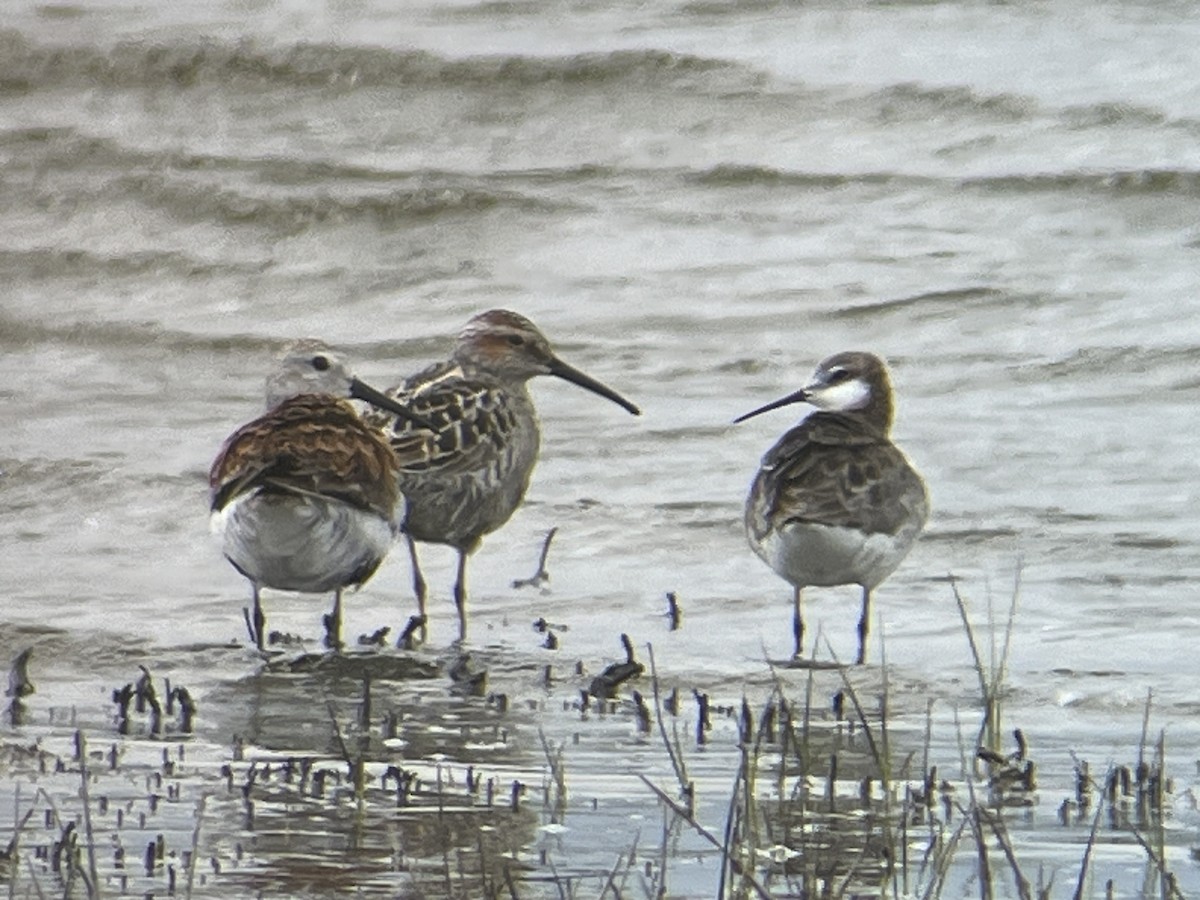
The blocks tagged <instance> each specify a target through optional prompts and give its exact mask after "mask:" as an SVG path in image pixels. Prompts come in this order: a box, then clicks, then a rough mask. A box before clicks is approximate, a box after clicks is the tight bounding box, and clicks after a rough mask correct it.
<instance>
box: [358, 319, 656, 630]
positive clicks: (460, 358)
mask: <svg viewBox="0 0 1200 900" xmlns="http://www.w3.org/2000/svg"><path fill="white" fill-rule="evenodd" d="M537 375H555V376H557V377H559V378H562V379H565V380H567V381H570V382H572V383H574V384H576V385H579V386H580V387H583V388H585V389H586V390H589V391H591V392H593V393H595V394H599V395H600V396H602V397H605V398H606V399H608V400H611V401H612V402H614V403H616V404H618V405H619V406H622V407H624V408H625V409H626V410H628V411H629V412H631V413H633V414H634V415H638V414H640V412H639V410H638V408H637V407H636V406H634V405H633V404H632V403H630V402H629V401H628V400H626V399H625V398H624V397H622V396H621V395H619V394H617V393H616V392H615V391H613V390H612V389H611V388H608V387H606V386H605V385H603V384H601V383H600V382H598V381H596V380H594V379H593V378H591V377H589V376H588V375H585V374H584V373H583V372H580V371H579V370H578V369H575V368H573V367H571V366H569V365H567V364H566V363H564V362H563V361H562V360H560V359H559V358H558V357H557V356H556V355H555V354H554V351H553V350H552V349H551V347H550V342H549V341H548V340H547V339H546V337H545V335H543V334H542V333H541V332H540V331H539V330H538V329H537V327H536V326H535V325H534V324H533V323H532V322H530V321H529V320H528V319H526V318H525V317H524V316H521V315H518V314H517V313H514V312H510V311H508V310H503V309H493V310H489V311H488V312H484V313H481V314H479V315H478V316H475V317H474V318H473V319H471V320H470V321H469V322H468V323H467V324H466V326H465V327H464V328H463V330H462V332H461V333H460V335H459V338H458V342H457V343H456V345H455V348H454V352H453V355H452V356H451V358H450V359H449V360H447V361H445V362H441V363H437V364H435V365H433V366H430V367H429V368H427V369H425V370H424V371H422V372H420V373H418V374H417V375H414V376H412V377H411V378H409V379H407V380H406V381H405V382H404V383H403V384H401V385H400V386H399V387H397V388H395V389H394V390H393V391H391V392H390V393H391V394H392V395H393V396H394V397H395V398H396V399H397V400H398V401H400V402H401V403H403V404H404V405H405V406H406V407H407V408H408V409H411V410H412V411H413V412H414V413H416V414H417V415H419V416H421V417H422V418H423V419H425V420H427V421H429V422H431V423H432V424H433V426H434V429H435V431H434V435H433V436H432V437H430V436H429V435H428V433H427V432H422V431H421V430H420V429H416V428H413V427H412V426H411V425H410V424H409V423H408V422H404V421H400V420H396V419H395V418H393V417H390V416H383V415H378V414H372V415H369V416H368V420H369V421H371V422H372V423H374V424H375V425H377V426H378V427H379V428H381V429H382V430H383V432H384V434H385V435H386V436H387V437H388V438H389V440H390V441H391V442H392V445H393V448H394V449H395V450H396V452H397V453H398V454H399V455H400V456H401V463H400V489H401V491H402V492H403V494H404V496H405V498H406V499H407V501H408V513H407V516H406V518H405V521H404V532H405V534H406V536H407V538H408V542H409V551H410V553H411V555H412V562H413V588H414V591H415V593H416V595H417V602H418V605H419V607H420V611H421V613H422V614H424V611H425V581H424V579H423V578H422V577H421V570H420V566H419V564H418V561H417V555H416V546H415V544H414V542H415V541H427V542H431V543H438V544H448V545H449V546H451V547H454V548H455V549H456V550H457V551H458V556H459V560H458V574H457V577H456V580H455V585H454V597H455V604H456V606H457V607H458V617H459V633H460V636H465V635H466V627H467V626H466V609H465V604H466V559H467V557H468V556H469V555H470V554H471V553H473V552H474V551H475V550H476V549H477V548H478V547H479V544H480V541H481V540H482V538H483V536H484V535H485V534H489V533H490V532H492V531H495V530H496V529H497V528H499V527H500V526H501V525H503V524H504V523H505V522H507V521H508V520H509V518H511V517H512V514H513V513H514V512H515V511H516V510H517V508H518V507H519V506H520V505H521V500H522V498H523V497H524V496H525V491H526V489H527V488H528V487H529V480H530V477H531V476H532V474H533V467H534V464H535V463H536V462H537V455H538V447H539V444H540V442H541V434H540V428H539V423H538V417H537V411H536V410H535V409H534V406H533V400H532V398H530V396H529V389H528V381H529V379H530V378H533V377H534V376H537ZM422 450H423V451H424V452H422Z"/></svg>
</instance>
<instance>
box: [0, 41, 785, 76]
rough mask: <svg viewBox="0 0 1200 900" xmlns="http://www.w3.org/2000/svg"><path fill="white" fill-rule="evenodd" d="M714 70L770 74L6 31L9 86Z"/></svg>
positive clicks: (3, 47)
mask: <svg viewBox="0 0 1200 900" xmlns="http://www.w3.org/2000/svg"><path fill="white" fill-rule="evenodd" d="M713 74H717V75H720V76H723V78H724V80H725V81H726V83H725V85H724V89H727V90H728V89H740V90H745V89H747V88H749V87H753V86H754V85H755V84H757V83H758V81H759V80H760V79H761V77H762V76H761V75H759V74H757V73H755V72H753V71H752V70H749V69H747V68H745V67H743V66H739V65H737V64H735V63H731V62H726V61H722V60H716V59H706V58H703V57H699V56H692V55H689V54H678V53H671V52H668V51H665V50H653V49H648V50H618V51H612V52H598V53H585V54H579V55H574V56H564V57H538V56H511V55H510V56H503V55H501V56H474V57H469V58H464V59H447V58H444V57H440V56H437V55H435V54H432V53H428V52H426V51H422V50H392V49H387V48H383V47H355V46H338V45H335V44H308V43H302V44H295V45H289V46H271V45H269V44H264V43H261V42H259V41H255V40H240V41H236V42H222V41H218V40H213V39H204V40H180V41H176V42H164V43H157V44H148V43H141V42H137V43H134V42H123V43H119V44H117V45H115V46H113V47H111V48H95V47H55V46H40V45H37V44H34V43H32V42H30V41H28V40H27V39H26V38H25V37H24V36H23V35H21V34H20V33H18V32H15V31H11V30H9V31H0V89H3V90H7V91H29V90H36V89H39V88H45V87H61V86H67V85H74V84H81V83H86V84H88V85H90V86H96V85H102V86H106V87H123V88H139V87H158V86H167V85H169V86H182V87H188V86H193V85H199V84H217V85H228V84H230V83H234V84H237V83H239V82H240V83H243V84H244V83H246V82H257V83H260V84H263V85H279V86H322V85H343V86H358V85H373V86H379V85H385V86H386V85H392V86H405V87H425V86H442V87H454V86H467V87H470V86H479V87H488V88H503V87H513V86H518V87H522V86H529V85H537V84H542V83H548V82H551V83H553V82H557V83H578V84H605V83H612V82H653V83H655V84H661V83H664V82H667V83H669V82H670V81H672V80H674V79H692V78H695V77H697V76H708V75H713Z"/></svg>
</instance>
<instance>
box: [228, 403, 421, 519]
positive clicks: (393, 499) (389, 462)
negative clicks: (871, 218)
mask: <svg viewBox="0 0 1200 900" xmlns="http://www.w3.org/2000/svg"><path fill="white" fill-rule="evenodd" d="M399 471H400V466H399V463H398V462H397V459H396V454H395V453H394V452H393V451H392V448H391V446H390V445H389V444H388V443H387V441H385V440H383V438H382V437H381V436H380V435H379V432H378V431H376V430H375V429H373V428H371V427H370V426H368V425H367V424H366V423H365V422H363V421H362V419H361V418H359V416H358V413H357V412H356V411H355V410H354V407H352V406H351V405H350V404H349V403H348V402H347V401H345V400H339V399H337V398H336V397H331V396H328V395H321V394H302V395H301V396H299V397H292V398H291V399H289V400H285V401H284V402H283V403H281V404H279V406H277V407H275V408H274V409H272V410H270V411H269V412H267V413H266V414H265V415H263V416H260V417H259V418H257V419H255V420H254V421H253V422H250V423H248V424H246V425H243V426H242V427H241V428H239V429H238V430H237V431H235V432H234V433H233V434H232V435H230V437H229V439H228V440H227V441H226V442H225V446H224V448H223V449H222V451H221V453H220V455H219V456H218V457H217V459H216V461H215V462H214V463H213V466H212V471H211V472H210V473H209V485H210V487H211V488H212V509H213V511H214V512H216V511H217V510H220V509H222V508H223V507H224V506H225V505H226V504H227V503H229V502H230V501H231V500H232V499H234V498H235V497H237V496H238V495H239V494H242V493H245V492H246V491H251V490H257V489H262V490H266V491H269V492H280V493H294V494H297V495H317V496H322V497H328V498H330V499H335V500H340V501H342V502H343V503H348V504H350V505H351V506H356V507H358V508H360V509H362V510H365V511H370V512H375V513H376V514H377V515H380V516H383V517H385V518H386V517H390V516H391V515H392V514H393V512H394V511H395V508H396V504H397V503H398V502H399V499H400V488H399V486H398V484H397V483H396V476H397V475H398V474H399Z"/></svg>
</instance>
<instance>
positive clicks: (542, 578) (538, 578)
mask: <svg viewBox="0 0 1200 900" xmlns="http://www.w3.org/2000/svg"><path fill="white" fill-rule="evenodd" d="M556 534H558V528H557V527H555V528H551V529H550V530H549V531H548V532H546V539H545V541H543V542H542V553H541V555H540V556H539V557H538V567H537V571H536V572H534V573H533V574H532V575H531V576H530V577H528V578H517V579H515V580H514V581H513V583H512V586H513V587H515V588H523V587H541V586H542V585H543V584H545V583H547V582H548V581H549V580H550V573H549V572H547V571H546V557H548V556H549V555H550V542H551V541H553V540H554V535H556Z"/></svg>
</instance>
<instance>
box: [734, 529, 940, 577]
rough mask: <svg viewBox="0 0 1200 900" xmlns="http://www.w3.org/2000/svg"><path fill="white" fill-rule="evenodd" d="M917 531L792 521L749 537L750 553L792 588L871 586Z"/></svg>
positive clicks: (893, 566)
mask: <svg viewBox="0 0 1200 900" xmlns="http://www.w3.org/2000/svg"><path fill="white" fill-rule="evenodd" d="M915 539H916V532H915V531H914V532H913V533H912V534H907V533H906V532H903V531H902V532H901V533H900V535H890V534H863V533H862V532H861V531H858V530H856V529H853V528H840V527H834V526H829V525H815V524H808V523H792V524H789V525H786V526H784V527H783V528H782V529H780V530H778V531H775V530H773V531H771V532H769V533H768V534H767V535H766V536H764V537H763V539H762V540H761V541H755V540H754V539H753V538H752V539H751V541H750V546H751V547H753V548H754V552H755V553H757V554H758V555H759V557H760V558H761V559H762V560H763V562H765V563H766V564H767V565H769V566H770V567H771V568H772V569H774V570H775V571H776V572H777V573H778V574H779V575H780V576H781V577H783V578H785V579H787V580H788V581H789V582H791V583H792V584H793V585H795V586H797V587H807V586H809V585H812V586H817V587H829V586H832V585H838V584H860V585H862V586H863V587H866V588H868V589H870V588H874V587H875V586H876V585H878V584H880V583H881V582H882V581H883V580H884V579H885V578H887V577H888V576H889V575H890V574H892V572H893V571H895V569H896V567H897V566H898V565H900V562H901V560H903V559H904V557H905V556H907V555H908V551H909V550H910V549H911V547H912V544H913V541H914V540H915Z"/></svg>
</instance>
